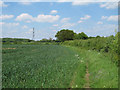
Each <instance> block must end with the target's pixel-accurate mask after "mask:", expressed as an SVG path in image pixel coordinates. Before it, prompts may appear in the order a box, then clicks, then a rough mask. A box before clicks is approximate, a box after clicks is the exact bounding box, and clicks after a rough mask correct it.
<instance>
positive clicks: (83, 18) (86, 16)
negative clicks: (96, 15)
mask: <svg viewBox="0 0 120 90" xmlns="http://www.w3.org/2000/svg"><path fill="white" fill-rule="evenodd" d="M89 18H91V16H89V15H85V16H84V17H81V18H80V20H87V19H89Z"/></svg>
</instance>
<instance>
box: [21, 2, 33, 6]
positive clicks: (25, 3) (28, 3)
mask: <svg viewBox="0 0 120 90" xmlns="http://www.w3.org/2000/svg"><path fill="white" fill-rule="evenodd" d="M19 3H20V4H22V5H30V4H31V2H19Z"/></svg>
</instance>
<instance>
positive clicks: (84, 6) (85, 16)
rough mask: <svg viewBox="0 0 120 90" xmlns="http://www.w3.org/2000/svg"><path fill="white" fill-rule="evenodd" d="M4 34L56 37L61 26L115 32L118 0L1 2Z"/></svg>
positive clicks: (88, 31) (0, 20)
mask: <svg viewBox="0 0 120 90" xmlns="http://www.w3.org/2000/svg"><path fill="white" fill-rule="evenodd" d="M0 8H2V14H1V15H0V27H2V37H3V38H8V37H9V38H27V39H32V31H33V27H34V29H35V37H34V40H41V39H43V38H47V39H49V38H53V39H55V34H56V33H57V32H58V31H60V30H62V29H69V30H73V31H74V32H76V33H80V32H84V33H86V34H87V35H88V36H97V35H100V36H110V35H115V29H117V30H118V3H113V2H84V3H83V2H82V3H81V2H1V3H0Z"/></svg>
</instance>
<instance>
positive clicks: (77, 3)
mask: <svg viewBox="0 0 120 90" xmlns="http://www.w3.org/2000/svg"><path fill="white" fill-rule="evenodd" d="M88 4H90V2H72V5H88Z"/></svg>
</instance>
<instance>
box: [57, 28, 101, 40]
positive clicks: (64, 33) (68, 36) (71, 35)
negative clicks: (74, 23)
mask: <svg viewBox="0 0 120 90" xmlns="http://www.w3.org/2000/svg"><path fill="white" fill-rule="evenodd" d="M55 37H56V38H57V40H59V41H62V42H64V41H67V40H79V39H82V40H85V39H90V38H99V37H100V36H96V37H91V36H90V37H88V36H87V35H86V34H85V33H84V32H81V33H78V34H77V33H75V32H73V30H69V29H62V30H60V31H58V32H57V34H56V35H55Z"/></svg>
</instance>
